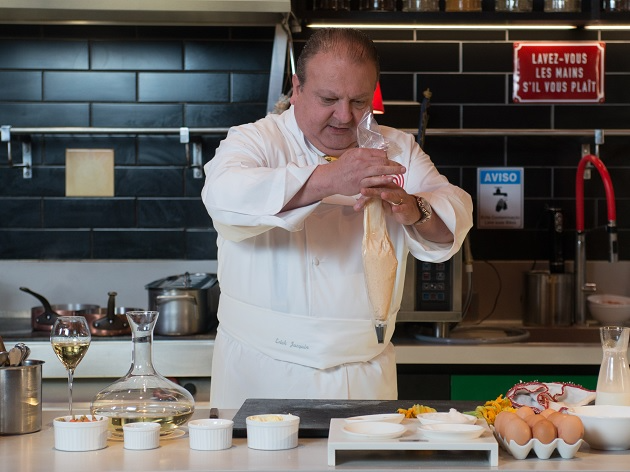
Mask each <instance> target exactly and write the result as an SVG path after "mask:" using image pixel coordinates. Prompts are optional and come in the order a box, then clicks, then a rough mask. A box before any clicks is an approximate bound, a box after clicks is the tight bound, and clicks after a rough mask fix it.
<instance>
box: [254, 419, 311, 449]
mask: <svg viewBox="0 0 630 472" xmlns="http://www.w3.org/2000/svg"><path fill="white" fill-rule="evenodd" d="M255 417H263V419H264V417H278V418H281V420H279V421H257V420H255V419H254V418H255ZM245 422H246V424H247V446H248V447H249V448H251V449H261V450H265V451H277V450H280V449H293V448H294V447H297V445H298V429H299V427H300V417H299V416H294V415H276V414H270V415H254V416H248V417H247V418H246V419H245Z"/></svg>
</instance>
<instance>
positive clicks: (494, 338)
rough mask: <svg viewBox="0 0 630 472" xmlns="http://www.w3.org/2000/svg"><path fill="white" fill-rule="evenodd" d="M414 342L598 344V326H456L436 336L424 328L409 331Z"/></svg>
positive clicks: (430, 330) (426, 327) (429, 329)
mask: <svg viewBox="0 0 630 472" xmlns="http://www.w3.org/2000/svg"><path fill="white" fill-rule="evenodd" d="M413 336H414V337H415V338H416V340H418V341H422V342H430V343H436V344H506V343H523V342H527V343H556V344H585V343H586V344H600V339H599V326H597V325H594V326H522V325H520V324H519V325H507V326H491V325H490V326H489V325H474V324H473V325H464V324H461V325H458V326H456V327H454V328H452V329H451V330H450V331H449V333H448V337H438V336H436V335H435V332H434V331H433V330H432V329H431V328H430V326H428V325H424V326H421V327H419V328H418V329H416V330H415V331H414V332H413Z"/></svg>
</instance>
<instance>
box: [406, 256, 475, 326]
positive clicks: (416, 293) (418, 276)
mask: <svg viewBox="0 0 630 472" xmlns="http://www.w3.org/2000/svg"><path fill="white" fill-rule="evenodd" d="M462 265H463V263H462V250H460V251H459V252H458V253H457V254H455V255H454V256H453V257H452V258H451V259H449V260H448V261H446V262H439V263H431V262H423V261H419V260H417V259H415V258H414V257H413V256H411V255H409V258H408V260H407V267H406V276H405V285H404V289H403V298H402V302H401V307H400V311H399V312H398V317H397V318H396V321H397V322H438V323H440V322H448V323H450V322H454V323H457V322H459V321H461V320H462V312H463V311H462Z"/></svg>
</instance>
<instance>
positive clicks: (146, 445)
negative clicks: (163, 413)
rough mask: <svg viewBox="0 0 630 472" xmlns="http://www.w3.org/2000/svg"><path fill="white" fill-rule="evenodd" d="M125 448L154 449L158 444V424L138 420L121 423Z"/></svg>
mask: <svg viewBox="0 0 630 472" xmlns="http://www.w3.org/2000/svg"><path fill="white" fill-rule="evenodd" d="M123 437H124V442H125V449H135V450H142V449H155V448H156V447H159V446H160V425H159V424H158V423H150V422H138V423H128V424H126V425H123Z"/></svg>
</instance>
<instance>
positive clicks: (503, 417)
mask: <svg viewBox="0 0 630 472" xmlns="http://www.w3.org/2000/svg"><path fill="white" fill-rule="evenodd" d="M513 418H518V416H517V415H516V413H514V412H513V411H506V410H504V411H500V412H499V414H498V415H497V416H496V418H495V419H494V429H495V430H496V432H497V433H499V435H500V436H501V437H505V436H504V435H505V425H506V424H508V423H509V422H510V421H511V420H512V419H513Z"/></svg>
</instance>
